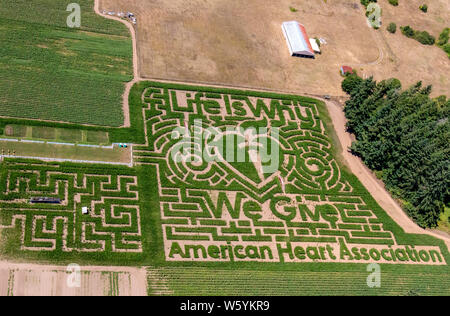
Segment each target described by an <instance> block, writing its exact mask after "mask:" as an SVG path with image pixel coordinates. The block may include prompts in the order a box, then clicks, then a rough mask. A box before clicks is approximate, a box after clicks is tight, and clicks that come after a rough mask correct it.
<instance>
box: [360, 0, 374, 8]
mask: <svg viewBox="0 0 450 316" xmlns="http://www.w3.org/2000/svg"><path fill="white" fill-rule="evenodd" d="M371 2H377V0H361V4H362V5H363V6H365V7H367V6H368V5H369V3H371Z"/></svg>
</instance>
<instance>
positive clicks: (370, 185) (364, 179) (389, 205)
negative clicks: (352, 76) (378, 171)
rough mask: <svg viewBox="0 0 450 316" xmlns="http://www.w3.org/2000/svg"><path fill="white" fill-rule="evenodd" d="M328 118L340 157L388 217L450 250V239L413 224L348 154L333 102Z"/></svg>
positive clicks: (338, 110) (340, 115) (342, 119)
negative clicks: (441, 241)
mask: <svg viewBox="0 0 450 316" xmlns="http://www.w3.org/2000/svg"><path fill="white" fill-rule="evenodd" d="M323 101H325V102H326V104H327V107H328V111H329V113H330V117H331V119H332V121H333V125H334V129H335V131H336V134H337V136H338V138H339V141H340V143H341V146H342V156H343V157H344V159H345V160H346V161H347V165H348V166H349V167H350V170H351V171H352V173H353V174H354V175H355V176H357V177H358V179H359V181H361V183H362V184H363V185H364V187H365V188H366V189H367V190H368V191H369V193H370V194H371V195H372V197H373V198H374V199H375V200H376V201H377V203H378V204H379V205H380V206H381V207H382V208H383V209H384V210H385V211H386V212H387V213H388V215H389V216H390V217H391V218H392V219H393V220H394V221H395V222H396V223H397V224H398V225H400V226H401V227H402V228H403V229H404V230H405V232H407V233H414V234H428V235H431V236H433V237H436V238H439V239H442V240H444V241H445V243H446V245H447V248H449V249H450V238H448V237H446V236H443V235H441V234H438V233H435V232H433V231H429V230H425V229H422V228H420V227H419V226H418V225H417V224H415V223H414V222H413V221H412V220H411V219H410V218H409V217H408V215H407V214H406V213H405V212H404V211H403V209H402V208H401V207H400V206H399V205H398V204H397V202H396V201H395V200H394V199H393V198H392V197H391V195H390V194H389V192H387V191H386V189H385V188H384V186H383V185H382V184H380V183H379V182H378V180H377V178H376V177H375V176H374V175H373V173H372V172H371V171H370V170H369V169H368V168H367V167H366V166H365V165H364V164H363V162H362V161H361V159H359V158H358V157H356V156H354V155H352V154H351V153H350V152H348V150H347V148H348V147H349V146H350V145H351V143H352V138H351V135H350V134H349V133H347V132H346V131H345V124H346V122H347V120H346V118H345V115H344V112H343V111H342V108H341V107H340V106H339V105H337V104H336V103H334V102H331V101H326V100H323Z"/></svg>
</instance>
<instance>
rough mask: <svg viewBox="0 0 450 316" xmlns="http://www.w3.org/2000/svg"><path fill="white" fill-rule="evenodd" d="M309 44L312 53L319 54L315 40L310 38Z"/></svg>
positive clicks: (318, 47)
mask: <svg viewBox="0 0 450 316" xmlns="http://www.w3.org/2000/svg"><path fill="white" fill-rule="evenodd" d="M309 43H310V44H311V47H312V49H313V51H314V53H317V54H320V46H319V44H317V40H316V39H315V38H310V39H309Z"/></svg>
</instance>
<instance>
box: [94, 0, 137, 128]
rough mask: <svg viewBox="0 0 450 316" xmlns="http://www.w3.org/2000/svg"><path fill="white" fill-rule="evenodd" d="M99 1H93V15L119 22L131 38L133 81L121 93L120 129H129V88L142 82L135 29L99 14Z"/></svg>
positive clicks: (120, 20)
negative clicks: (122, 120)
mask: <svg viewBox="0 0 450 316" xmlns="http://www.w3.org/2000/svg"><path fill="white" fill-rule="evenodd" d="M99 1H100V0H95V4H94V11H95V13H97V14H98V15H100V16H101V17H104V18H106V19H110V20H116V21H119V22H121V23H123V24H125V26H126V27H127V28H128V29H129V30H130V33H131V38H132V43H133V77H134V78H133V80H131V81H130V82H128V83H127V84H126V85H125V91H124V93H123V115H124V124H123V125H122V127H130V106H129V103H128V97H129V95H130V91H131V88H132V87H133V85H134V84H135V83H137V82H139V81H141V80H142V78H141V77H140V76H139V66H138V50H137V40H136V29H135V28H134V26H133V25H132V24H131V23H130V22H129V21H127V20H124V19H121V18H118V17H116V16H110V15H107V14H103V13H102V12H100V9H99V6H100V2H99Z"/></svg>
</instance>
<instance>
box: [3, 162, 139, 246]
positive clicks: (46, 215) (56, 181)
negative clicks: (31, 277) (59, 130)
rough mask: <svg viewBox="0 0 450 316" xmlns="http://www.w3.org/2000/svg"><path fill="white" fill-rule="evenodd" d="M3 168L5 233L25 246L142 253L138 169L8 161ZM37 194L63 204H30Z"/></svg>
mask: <svg viewBox="0 0 450 316" xmlns="http://www.w3.org/2000/svg"><path fill="white" fill-rule="evenodd" d="M0 170H1V173H0V234H2V235H5V236H8V234H7V233H6V232H8V230H9V231H10V232H11V231H13V232H15V233H14V234H12V235H11V236H13V237H14V239H19V240H15V241H14V242H15V243H19V244H20V250H22V251H40V252H42V251H43V252H52V251H55V252H63V253H70V252H92V253H140V252H142V234H141V218H140V207H139V193H138V177H137V175H136V174H135V171H134V169H131V168H126V167H118V166H105V165H101V166H100V165H88V164H86V165H75V164H60V163H44V162H39V161H31V160H18V159H14V160H13V159H5V161H4V162H3V163H2V165H1V169H0ZM37 197H49V198H54V199H59V201H60V203H59V204H58V203H56V204H44V203H30V199H31V198H37ZM83 207H87V208H88V213H87V214H83V213H82V209H83ZM2 237H3V238H2V239H4V236H2ZM6 242H7V244H8V242H12V241H11V240H8V239H7V240H6Z"/></svg>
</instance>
